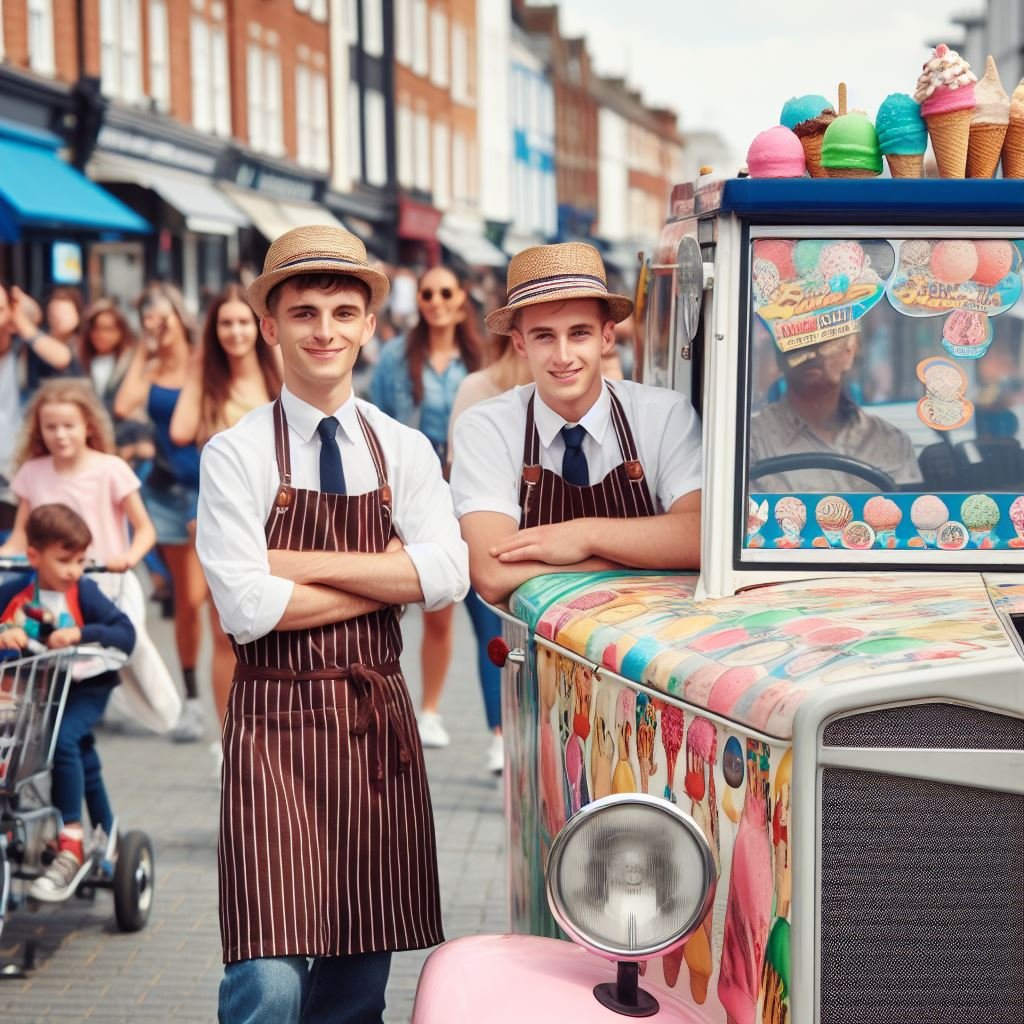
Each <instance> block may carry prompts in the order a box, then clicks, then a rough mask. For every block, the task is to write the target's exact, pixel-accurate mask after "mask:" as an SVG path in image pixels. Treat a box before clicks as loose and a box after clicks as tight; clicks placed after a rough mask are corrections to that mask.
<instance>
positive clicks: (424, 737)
mask: <svg viewBox="0 0 1024 1024" xmlns="http://www.w3.org/2000/svg"><path fill="white" fill-rule="evenodd" d="M417 724H418V725H419V730H420V743H422V744H423V746H425V747H447V746H448V744H449V743H451V738H450V737H449V735H448V733H447V732H445V728H444V724H443V723H442V722H441V716H440V715H439V714H438V713H437V712H436V711H421V712H420V714H419V717H418V719H417Z"/></svg>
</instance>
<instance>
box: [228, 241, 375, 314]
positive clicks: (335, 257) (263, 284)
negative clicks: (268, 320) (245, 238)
mask: <svg viewBox="0 0 1024 1024" xmlns="http://www.w3.org/2000/svg"><path fill="white" fill-rule="evenodd" d="M325 273H326V274H351V275H352V277H358V278H359V280H360V281H363V282H365V284H366V286H367V287H368V288H369V289H370V309H377V308H378V307H379V306H380V304H381V303H382V302H383V301H384V300H385V299H386V298H387V296H388V292H389V291H390V290H391V284H390V282H389V281H388V279H387V275H386V274H382V273H381V272H380V271H379V270H374V269H373V268H372V267H371V266H370V265H369V263H368V262H367V259H366V246H365V245H363V243H362V242H361V241H360V240H359V239H358V238H356V236H355V235H353V234H352V233H351V232H350V231H346V230H345V229H344V228H334V227H327V226H324V225H319V224H311V225H310V226H309V227H304V228H292V230H291V231H286V232H285V233H284V234H283V235H281V237H280V238H278V239H277V240H276V241H275V242H274V244H273V245H272V246H271V247H270V250H269V252H268V253H267V258H266V259H265V260H264V261H263V273H262V274H260V276H259V277H257V278H256V280H255V281H253V283H252V284H251V285H249V288H248V290H247V295H248V298H249V305H250V306H252V308H253V310H254V311H255V312H256V315H257V316H258V317H264V316H267V315H268V311H267V296H268V295H269V294H270V290H271V289H272V288H273V287H274V286H275V285H278V284H280V283H281V282H282V281H284V280H286V279H287V278H289V277H295V276H296V275H298V274H325Z"/></svg>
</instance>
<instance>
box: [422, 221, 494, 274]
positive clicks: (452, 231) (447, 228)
mask: <svg viewBox="0 0 1024 1024" xmlns="http://www.w3.org/2000/svg"><path fill="white" fill-rule="evenodd" d="M437 239H438V241H439V242H440V243H441V245H442V246H444V251H445V256H446V257H447V261H448V262H453V263H454V264H456V265H459V267H460V269H464V270H466V271H476V270H482V269H488V268H490V269H493V268H504V267H505V266H506V264H507V263H508V257H507V256H506V255H505V253H503V252H502V251H501V249H499V248H498V247H497V246H496V245H495V244H494V243H493V242H492V241H491V240H490V239H489V238H488V237H487V236H486V235H485V234H484V224H483V221H482V220H481V219H480V218H479V217H471V216H468V215H460V214H453V213H446V214H445V215H444V216H443V217H442V218H441V223H440V224H439V225H438V228H437Z"/></svg>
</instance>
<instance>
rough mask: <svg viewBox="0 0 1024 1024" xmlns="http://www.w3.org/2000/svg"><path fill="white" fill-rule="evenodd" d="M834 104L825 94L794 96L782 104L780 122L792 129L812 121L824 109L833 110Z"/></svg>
mask: <svg viewBox="0 0 1024 1024" xmlns="http://www.w3.org/2000/svg"><path fill="white" fill-rule="evenodd" d="M831 109H832V104H831V103H829V101H828V100H827V99H825V97H824V96H793V97H792V98H791V99H788V100H786V102H785V103H783V104H782V116H781V117H780V118H779V124H784V125H785V126H786V127H787V128H788V129H789V130H790V131H792V130H793V129H794V128H795V127H796V126H797V125H798V124H803V122H804V121H810V120H811V118H813V117H817V116H818V115H819V114H820V113H821V112H822V111H823V110H831Z"/></svg>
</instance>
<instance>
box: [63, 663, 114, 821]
mask: <svg viewBox="0 0 1024 1024" xmlns="http://www.w3.org/2000/svg"><path fill="white" fill-rule="evenodd" d="M111 689H112V687H109V686H88V685H85V684H82V683H72V684H71V687H70V689H69V690H68V699H67V701H66V703H65V704H64V718H63V719H62V720H61V723H60V731H59V732H58V733H57V747H56V749H55V750H54V754H53V776H52V781H51V786H50V797H51V799H52V800H53V805H54V806H55V807H56V808H57V810H59V811H60V813H61V817H62V818H63V819H64V824H65V825H67V824H68V823H69V822H77V821H81V820H82V798H83V797H84V798H85V803H86V805H87V806H88V808H89V820H90V821H91V822H92V824H93V827H95V826H96V825H102V826H103V829H104V831H105V832H106V833H107V835H108V836H109V835H110V830H111V828H113V825H114V813H113V811H111V809H110V800H109V799H108V798H107V787H106V786H105V785H104V784H103V773H102V770H101V766H100V755H99V754H98V753H96V737H95V736H93V734H92V729H93V726H94V725H95V724H96V723H97V722H98V721H99V720H100V719H101V718H102V717H103V712H104V711H105V710H106V708H107V701H108V700H110V691H111Z"/></svg>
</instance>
